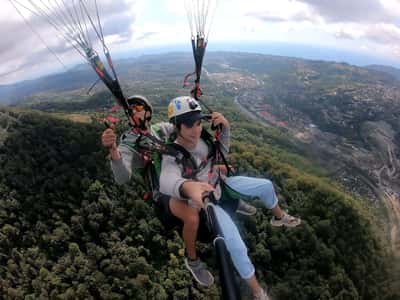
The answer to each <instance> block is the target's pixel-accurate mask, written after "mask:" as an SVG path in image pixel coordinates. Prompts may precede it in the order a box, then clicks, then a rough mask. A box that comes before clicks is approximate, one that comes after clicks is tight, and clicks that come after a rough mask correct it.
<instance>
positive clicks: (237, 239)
mask: <svg viewBox="0 0 400 300" xmlns="http://www.w3.org/2000/svg"><path fill="white" fill-rule="evenodd" d="M214 208H215V215H216V218H217V221H218V223H219V226H220V228H221V231H222V234H223V235H224V240H225V245H226V248H227V250H228V252H229V254H230V255H231V258H232V262H233V265H234V266H235V268H236V270H237V271H238V273H239V275H240V277H242V278H243V279H245V280H246V282H247V283H248V285H249V286H250V288H251V290H252V292H253V294H254V295H255V296H256V295H259V294H260V293H262V288H261V286H260V284H259V283H258V280H257V278H256V276H255V270H254V266H253V264H252V262H251V260H250V258H249V256H248V254H247V247H246V245H245V244H244V242H243V240H242V237H241V236H240V234H239V231H238V229H237V227H236V225H235V224H234V223H233V221H232V219H231V217H230V216H229V215H228V214H227V213H226V212H225V210H224V209H222V208H221V207H220V206H214Z"/></svg>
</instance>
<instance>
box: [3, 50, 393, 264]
mask: <svg viewBox="0 0 400 300" xmlns="http://www.w3.org/2000/svg"><path fill="white" fill-rule="evenodd" d="M83 69H85V68H84V67H81V68H77V69H76V70H75V71H76V72H78V71H79V72H82V73H80V74H82V76H83V74H90V70H89V69H86V71H85V72H87V73H85V72H83ZM192 69H193V66H192V57H191V55H190V54H189V53H170V54H165V55H147V56H142V57H139V58H135V59H127V60H123V61H118V62H117V70H118V73H119V74H120V77H121V81H122V84H123V87H124V90H125V91H126V94H127V95H129V94H132V93H142V94H145V95H147V96H149V97H150V98H151V99H152V101H153V102H155V103H156V106H157V107H156V112H157V113H160V112H162V113H164V111H163V107H164V106H165V105H166V103H167V102H168V99H170V98H171V97H173V96H175V95H177V94H186V93H187V90H183V89H179V87H180V86H181V84H182V79H183V77H184V75H185V74H186V73H188V72H190V71H191V70H192ZM375 69H377V70H375ZM394 72H396V69H394V68H390V67H382V66H370V67H369V68H360V67H355V66H351V65H348V64H343V63H335V62H323V61H311V60H303V59H295V58H289V57H280V56H270V55H261V54H248V53H231V52H214V53H207V58H206V60H205V68H204V72H203V73H204V76H203V87H204V90H205V91H206V95H205V97H206V101H210V103H211V105H218V104H216V103H215V102H216V100H215V99H216V98H215V97H220V95H221V96H224V97H229V98H230V99H231V101H230V102H227V105H226V106H224V107H223V109H225V108H226V107H230V106H232V105H234V104H233V100H235V101H236V103H237V104H239V105H241V110H242V111H243V112H247V113H250V114H251V116H252V118H253V119H254V118H256V119H257V120H259V121H261V122H262V124H264V125H265V126H269V127H271V128H275V129H277V130H278V131H279V132H280V133H279V134H278V135H281V134H284V136H285V137H284V138H282V139H280V140H276V141H275V142H277V143H278V145H282V146H283V147H284V148H285V149H287V150H289V151H292V152H296V153H298V154H300V155H302V156H305V157H307V158H309V159H310V160H313V161H314V162H315V163H316V164H319V165H321V166H322V167H323V168H325V169H326V170H327V171H328V172H329V173H330V176H331V177H332V178H334V179H335V180H337V181H339V182H341V184H342V185H343V186H345V187H346V189H347V190H348V191H349V192H351V193H354V194H355V195H357V196H358V197H362V198H366V199H369V200H370V201H371V202H372V205H374V206H375V207H376V208H377V211H378V212H379V213H381V215H382V217H383V218H387V219H388V220H390V222H389V223H388V224H389V225H388V226H387V227H386V232H387V236H388V238H389V239H391V241H392V248H393V251H394V253H395V254H396V255H397V254H398V255H399V256H400V196H399V195H400V185H399V182H400V181H399V176H400V173H399V166H400V162H399V160H398V157H399V153H400V148H399V146H400V145H399V138H398V136H399V133H400V125H399V122H398V120H399V118H400V102H399V100H398V99H400V90H399V88H398V81H397V79H396V78H395V77H394V76H393V75H392V74H393V73H394ZM76 76H77V78H76V79H79V80H76V81H72V82H70V80H69V78H70V75H69V74H66V77H65V78H64V80H58V82H63V84H64V86H62V87H59V90H60V89H62V90H64V92H60V91H59V90H58V91H56V92H55V91H52V92H49V91H47V92H42V93H40V94H36V95H34V96H29V97H25V98H23V99H22V100H20V101H19V105H24V106H28V107H31V108H36V109H40V110H46V111H58V110H61V111H64V110H67V111H75V112H79V111H82V109H85V107H84V106H85V105H86V104H83V106H81V104H79V102H82V101H86V100H90V99H91V96H88V95H86V91H87V88H88V86H89V84H88V82H87V81H85V80H84V78H83V77H82V76H78V75H76ZM85 76H86V75H85ZM56 78H58V77H56ZM85 78H86V77H85ZM58 79H59V78H58ZM44 80H48V79H44ZM48 81H49V82H51V80H48ZM75 82H81V83H82V84H83V85H84V87H82V88H81V89H75V85H74V84H75ZM85 85H86V88H85ZM0 90H1V89H0ZM102 91H104V88H103V86H102V85H101V84H99V85H97V87H96V89H95V93H96V97H97V96H98V95H99V93H100V92H102ZM207 94H208V95H207ZM213 96H214V98H213ZM92 100H93V101H92V102H89V103H91V104H90V105H91V107H87V110H89V111H93V110H96V108H97V110H98V111H101V110H104V107H111V106H112V104H113V103H114V100H113V99H112V98H111V97H110V96H109V94H108V93H107V92H102V96H101V99H99V98H97V100H96V99H92ZM71 102H73V103H74V105H69V104H67V103H71ZM164 116H165V114H164Z"/></svg>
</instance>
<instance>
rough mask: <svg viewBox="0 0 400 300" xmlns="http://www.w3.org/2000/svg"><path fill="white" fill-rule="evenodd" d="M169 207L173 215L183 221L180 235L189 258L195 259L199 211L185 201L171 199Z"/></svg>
mask: <svg viewBox="0 0 400 300" xmlns="http://www.w3.org/2000/svg"><path fill="white" fill-rule="evenodd" d="M169 208H170V210H171V212H172V214H173V215H174V216H176V217H177V218H179V219H181V220H182V221H183V230H182V237H183V241H184V242H185V246H186V251H187V254H188V256H189V258H190V259H192V260H195V259H197V253H196V240H197V230H198V229H199V222H200V220H199V211H198V210H197V209H196V208H193V207H191V206H189V205H188V204H187V202H186V201H182V200H176V199H173V198H172V199H171V200H170V202H169Z"/></svg>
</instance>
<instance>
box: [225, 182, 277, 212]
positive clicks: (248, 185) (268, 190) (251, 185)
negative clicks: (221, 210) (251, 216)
mask: <svg viewBox="0 0 400 300" xmlns="http://www.w3.org/2000/svg"><path fill="white" fill-rule="evenodd" d="M225 182H226V183H227V184H228V185H229V186H230V187H231V188H232V189H234V190H235V191H237V192H239V193H241V194H243V195H246V196H248V197H251V198H258V199H260V200H261V202H262V203H263V204H264V205H265V207H267V208H268V209H271V208H274V207H275V206H276V205H277V204H278V197H277V196H276V193H275V189H274V185H273V184H272V182H271V180H268V179H265V178H255V177H247V176H232V177H227V178H226V180H225Z"/></svg>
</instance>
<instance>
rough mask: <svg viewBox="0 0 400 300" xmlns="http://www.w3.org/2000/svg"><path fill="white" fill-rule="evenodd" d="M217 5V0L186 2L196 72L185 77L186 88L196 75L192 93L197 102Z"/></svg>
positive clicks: (189, 0)
mask: <svg viewBox="0 0 400 300" xmlns="http://www.w3.org/2000/svg"><path fill="white" fill-rule="evenodd" d="M216 5H217V0H185V8H186V13H187V17H188V21H189V27H190V32H191V42H192V51H193V58H194V61H195V71H194V72H193V73H190V74H188V75H186V76H185V79H184V86H187V85H188V80H189V78H190V77H191V76H192V75H196V78H195V80H194V83H195V86H194V88H193V89H192V91H191V94H192V95H193V97H194V98H195V99H196V100H200V99H199V98H200V96H201V95H202V91H201V88H200V78H201V69H202V67H203V59H204V54H205V52H206V48H207V43H208V35H209V33H210V29H211V24H212V21H213V18H214V13H215V9H216ZM205 106H206V105H205ZM206 107H207V106H206ZM207 109H208V107H207Z"/></svg>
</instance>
